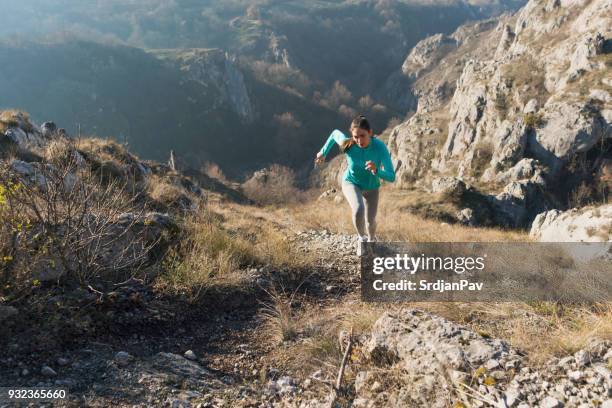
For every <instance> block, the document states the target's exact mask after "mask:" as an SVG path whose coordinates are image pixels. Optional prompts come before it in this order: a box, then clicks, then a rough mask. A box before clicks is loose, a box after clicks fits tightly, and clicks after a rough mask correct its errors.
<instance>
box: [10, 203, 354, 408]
mask: <svg viewBox="0 0 612 408" xmlns="http://www.w3.org/2000/svg"><path fill="white" fill-rule="evenodd" d="M233 211H235V210H231V209H230V210H229V212H233ZM249 216H250V217H262V218H264V219H265V220H266V221H267V222H273V223H274V224H275V225H276V226H277V227H278V228H279V229H281V230H283V231H285V232H286V234H287V239H289V240H290V241H291V242H292V243H293V245H295V246H296V247H298V248H299V250H300V251H303V252H305V253H306V252H311V253H314V255H315V256H314V257H313V259H315V264H313V265H312V272H311V274H310V275H309V276H308V278H307V281H305V282H304V284H303V285H301V286H300V288H299V292H300V294H299V296H298V297H296V299H299V302H300V305H299V307H301V308H317V307H319V308H320V307H333V305H334V304H336V303H337V302H341V301H342V299H343V298H345V297H346V296H355V293H356V292H357V291H356V290H357V288H358V260H359V258H358V257H357V256H355V249H354V248H355V247H354V243H353V237H351V236H346V235H335V234H331V233H329V232H327V231H299V230H297V229H296V228H295V227H294V225H295V224H294V223H293V222H292V221H291V219H289V217H286V218H279V217H272V216H270V214H268V213H266V212H265V211H259V210H257V211H255V212H252V213H250V214H249ZM247 272H249V273H250V274H251V275H252V276H253V281H254V282H253V284H255V281H256V279H257V276H259V275H261V272H262V271H257V270H252V271H247ZM118 292H119V294H118V295H117V296H116V298H114V299H113V304H112V305H109V307H108V311H107V315H106V316H105V319H106V322H107V324H108V327H109V328H110V329H109V331H108V332H107V334H106V335H102V336H97V337H96V338H86V339H83V340H82V341H79V340H78V339H73V340H74V341H70V342H63V343H62V341H59V340H58V341H57V345H58V347H53V341H50V342H49V343H48V345H49V347H45V345H43V344H39V346H40V347H39V349H40V353H39V354H36V353H35V352H34V353H32V354H28V352H32V351H35V347H33V346H32V344H26V345H24V344H22V342H21V341H20V340H18V339H13V340H12V341H10V343H9V345H8V349H9V350H13V351H14V353H13V357H9V356H2V357H0V386H22V387H24V386H29V387H33V386H45V387H65V388H68V389H69V390H70V399H69V400H67V401H63V402H60V403H56V404H55V405H54V406H71V407H72V406H75V407H76V406H96V407H102V406H104V407H107V406H110V405H115V406H143V407H144V406H172V407H190V406H193V407H197V406H201V407H209V406H210V407H217V406H219V407H221V406H227V407H230V406H231V407H236V406H273V405H275V404H278V403H279V401H281V400H283V398H284V395H285V394H287V393H291V394H292V395H296V394H297V395H299V394H300V392H301V391H300V390H299V384H298V383H299V382H300V380H299V379H297V378H295V377H294V375H295V373H293V372H289V371H288V368H287V364H285V363H286V362H285V361H283V359H282V357H279V353H277V351H278V350H277V349H278V347H277V346H276V345H275V343H274V342H273V341H272V339H270V338H269V336H270V334H269V331H268V330H262V327H263V325H264V324H265V319H262V316H261V309H262V305H263V304H262V303H261V301H264V302H265V301H266V299H265V294H264V297H263V298H262V299H244V298H243V296H244V295H242V294H240V293H236V294H232V295H229V296H228V297H227V298H226V299H224V300H223V301H217V303H218V305H216V306H218V307H215V305H213V307H208V308H201V309H198V308H194V307H188V306H186V305H181V307H179V308H176V307H175V305H174V304H173V303H172V302H173V299H164V298H160V297H158V296H156V295H154V294H152V293H151V292H150V291H149V289H147V288H145V287H139V286H135V287H132V286H129V287H124V288H119V290H118ZM260 293H261V292H260ZM134 298H140V299H143V301H142V302H137V303H134V302H132V300H133V299H134ZM213 303H215V302H213ZM60 335H61V333H59V334H58V333H47V334H46V336H44V337H38V339H40V338H52V337H53V336H60ZM60 344H61V347H59V345H60ZM66 344H69V345H68V346H66ZM188 350H191V353H188V354H185V353H186V352H187V351H188ZM44 366H48V367H50V368H51V369H52V372H49V371H48V370H47V373H46V374H43V373H42V371H41V370H42V368H43V367H44ZM271 380H272V381H277V382H278V384H280V387H281V388H282V387H285V388H286V389H274V387H272V389H271V388H270V387H269V386H265V384H266V383H269V382H270V381H271ZM275 386H276V383H275ZM2 406H3V405H2V404H0V407H2Z"/></svg>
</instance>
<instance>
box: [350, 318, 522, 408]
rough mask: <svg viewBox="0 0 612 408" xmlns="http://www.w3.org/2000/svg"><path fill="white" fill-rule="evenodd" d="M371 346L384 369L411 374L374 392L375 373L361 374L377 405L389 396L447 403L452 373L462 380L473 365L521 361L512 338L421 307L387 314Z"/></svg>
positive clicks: (362, 390) (364, 393)
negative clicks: (492, 336)
mask: <svg viewBox="0 0 612 408" xmlns="http://www.w3.org/2000/svg"><path fill="white" fill-rule="evenodd" d="M365 350H366V354H367V355H368V357H369V358H370V360H371V361H372V363H373V364H374V365H375V366H377V367H378V368H379V369H380V370H389V371H395V370H402V372H403V373H406V378H404V379H403V381H402V382H401V383H398V384H397V386H396V387H389V388H386V389H385V390H382V392H372V391H371V385H370V383H372V382H373V381H374V377H375V374H374V373H373V372H363V373H361V375H360V376H358V379H359V381H356V383H355V388H356V390H357V393H358V395H359V396H360V397H361V398H363V399H364V400H365V401H371V402H374V403H375V404H376V402H377V401H383V400H384V398H387V399H388V400H390V401H394V404H392V406H430V407H446V406H448V405H447V401H446V398H447V396H448V395H449V393H450V392H451V389H452V387H453V385H452V383H451V382H449V380H448V378H454V379H461V378H463V377H464V376H467V373H468V372H470V371H471V369H472V367H478V366H480V365H483V364H485V363H487V362H488V361H491V360H495V361H496V362H497V364H498V365H499V364H501V366H502V367H503V366H504V365H505V364H506V363H507V362H510V361H512V362H513V364H514V362H515V361H517V360H518V355H517V354H516V353H515V352H514V351H512V350H511V349H510V348H509V347H508V345H507V344H506V343H504V342H502V341H500V340H491V339H487V338H483V337H482V336H480V335H478V334H476V333H474V332H472V331H470V330H468V329H467V328H465V327H462V326H460V325H457V324H454V323H452V322H450V321H448V320H445V319H443V318H441V317H438V316H435V315H432V314H429V313H426V312H423V311H420V310H417V309H402V310H401V311H399V312H396V313H385V314H384V315H383V316H381V317H380V318H379V319H378V320H377V321H376V323H375V324H374V327H373V328H372V334H371V338H370V340H369V341H368V342H367V343H366V345H365ZM396 372H397V371H396ZM358 382H359V383H360V384H359V386H358ZM365 401H364V402H365ZM364 406H367V403H366V404H365V405H364ZM375 406H376V405H375Z"/></svg>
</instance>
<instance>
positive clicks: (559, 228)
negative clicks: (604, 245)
mask: <svg viewBox="0 0 612 408" xmlns="http://www.w3.org/2000/svg"><path fill="white" fill-rule="evenodd" d="M529 236H530V237H531V238H533V239H536V240H538V241H542V242H575V241H584V242H602V241H603V242H605V241H612V205H611V204H608V205H603V206H600V207H595V208H585V209H577V208H574V209H571V210H569V211H559V210H551V211H547V212H543V213H541V214H539V215H538V216H537V217H536V218H535V220H534V221H533V224H532V225H531V231H530V233H529Z"/></svg>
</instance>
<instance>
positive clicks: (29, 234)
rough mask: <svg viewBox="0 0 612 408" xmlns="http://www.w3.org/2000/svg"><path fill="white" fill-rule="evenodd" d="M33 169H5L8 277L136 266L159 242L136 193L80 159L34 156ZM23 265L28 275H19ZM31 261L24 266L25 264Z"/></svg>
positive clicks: (86, 276)
mask: <svg viewBox="0 0 612 408" xmlns="http://www.w3.org/2000/svg"><path fill="white" fill-rule="evenodd" d="M32 168H33V169H34V172H33V173H30V174H24V173H23V171H22V172H17V171H15V169H14V168H10V167H7V168H4V169H2V171H1V172H0V186H2V191H3V192H4V194H3V197H4V198H3V204H2V212H3V214H2V215H3V217H2V220H1V221H0V230H2V234H3V235H5V236H6V235H7V234H9V235H10V239H9V240H8V241H3V242H10V244H9V245H8V246H7V247H5V248H3V254H4V255H3V259H5V260H8V262H5V264H4V265H3V266H4V276H3V278H4V280H6V281H13V280H14V279H26V280H27V279H29V278H36V277H37V276H41V279H42V275H45V274H46V276H44V278H45V279H48V278H57V279H59V278H69V279H70V278H76V279H77V280H78V281H79V282H81V283H88V282H91V281H92V280H93V279H95V278H99V277H101V276H104V277H106V278H113V277H119V276H118V275H123V276H122V277H124V275H125V273H130V274H135V273H136V272H137V271H138V270H139V269H140V268H141V267H143V266H144V265H145V264H146V263H147V260H148V258H149V253H150V251H151V249H152V248H153V247H154V246H155V245H156V238H155V237H153V236H152V234H151V232H150V228H149V226H147V225H146V222H145V221H143V220H144V217H143V212H144V208H143V207H142V206H138V205H137V204H136V199H137V196H129V195H127V194H125V193H123V192H122V189H121V188H120V187H121V186H118V185H116V184H114V183H109V184H106V185H103V184H101V183H100V182H99V180H98V179H97V178H96V176H95V174H92V173H91V172H90V171H89V170H88V169H85V168H79V166H77V163H76V162H75V160H74V159H73V160H69V161H67V162H65V163H64V164H63V165H61V166H60V165H58V166H52V165H49V164H37V165H34V164H32ZM15 266H19V267H20V268H19V273H20V275H21V276H18V277H16V276H13V274H14V273H15V272H16V271H17V270H18V269H17V268H15ZM23 267H25V268H23Z"/></svg>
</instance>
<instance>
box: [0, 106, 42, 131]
mask: <svg viewBox="0 0 612 408" xmlns="http://www.w3.org/2000/svg"><path fill="white" fill-rule="evenodd" d="M18 126H20V127H21V128H22V129H23V130H24V131H26V132H31V131H33V130H34V126H33V125H32V123H31V122H30V115H29V114H28V113H27V112H23V111H20V110H16V109H9V110H4V111H1V112H0V133H4V132H6V130H7V129H9V128H12V127H18Z"/></svg>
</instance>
